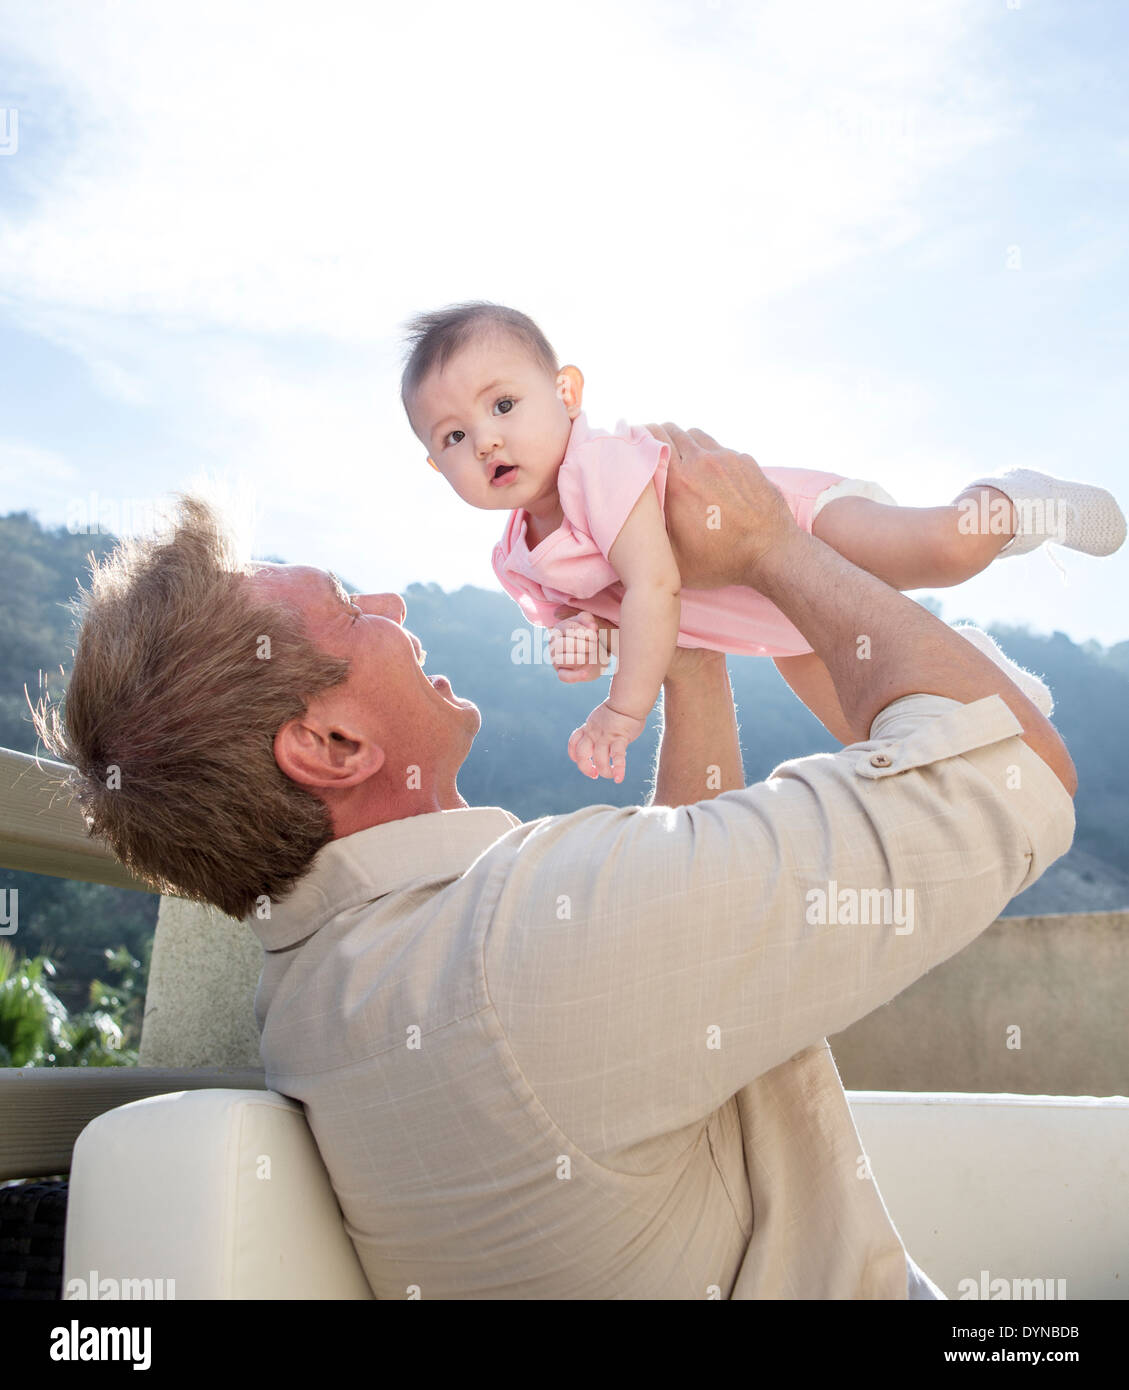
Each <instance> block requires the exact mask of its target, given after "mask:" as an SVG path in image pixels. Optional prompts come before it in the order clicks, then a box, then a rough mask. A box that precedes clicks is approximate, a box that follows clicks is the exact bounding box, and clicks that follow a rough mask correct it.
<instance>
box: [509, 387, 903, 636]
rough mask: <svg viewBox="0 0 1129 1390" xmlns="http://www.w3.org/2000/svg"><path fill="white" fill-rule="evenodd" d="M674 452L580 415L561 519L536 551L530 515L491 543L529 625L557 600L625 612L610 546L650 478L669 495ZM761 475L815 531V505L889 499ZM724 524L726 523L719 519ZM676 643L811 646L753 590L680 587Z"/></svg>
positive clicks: (639, 432) (788, 475)
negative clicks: (842, 499)
mask: <svg viewBox="0 0 1129 1390" xmlns="http://www.w3.org/2000/svg"><path fill="white" fill-rule="evenodd" d="M669 454H670V450H669V448H668V447H667V445H665V444H662V443H660V442H659V441H658V440H657V439H655V438H654V436H653V435H651V434H649V433H648V432H647V431H646V430H645V429H643V428H642V427H640V426H629V425H627V424H625V423H624V422H623V421H620V423H619V424H618V425H617V426H616V428H615V431H614V432H612V433H609V432H608V431H606V430H594V429H590V428H589V425H588V422H587V420H586V419H585V417H584V415H583V413H581V414H579V415H578V416H577V417H576V419H575V420H574V421H573V424H572V432H571V434H570V436H569V442H568V449H567V451H566V453H565V457H564V462H563V463H562V464H561V468H560V473H559V474H558V476H557V492H558V494H559V496H560V504H561V510H562V511H563V512H564V520H563V522H562V523H561V525H560V526H559V527H558V529H557V530H556V531H554V532H553V533H552V535H550V536H546V537H545V539H544V540H543V541H542V542H541V543H540V544H539V545H536V546H534V548H533V549H532V550H530V549H529V548H528V546H527V545H526V542H525V533H526V524H527V519H526V513H525V511H524V510H523V509H521V508H519V509H518V510H516V511H513V512H511V513H510V515H509V518H508V520H507V523H506V529H505V532H504V534H503V536H502V540H501V542H500V543H499V544H498V545H496V546H495V547H494V557H493V559H494V572H495V574H496V575H497V576H498V581H499V583H500V584H501V585H502V587H503V588H504V589H505V590H506V592H507V593H508V594H510V595H511V596H512V597H513V598H515V599H516V600H517V602H518V604H519V605H520V607H521V610H522V612H523V613H524V614H525V616H526V617H527V618H528V619H529V621H530V622H532V623H537V624H540V625H543V626H545V627H552V626H553V625H554V623H555V622H557V618H556V617H555V611H556V609H557V607H558V606H559V605H561V604H568V605H570V606H571V607H573V608H583V609H587V611H588V612H590V613H594V614H596V616H597V617H601V618H611V619H613V620H614V621H615V622H616V623H618V622H619V616H620V612H619V610H620V599H621V598H622V597H623V591H624V590H623V584H622V583H621V582H620V580H619V577H618V576H617V574H616V572H615V570H614V569H613V568H612V566H611V565H610V564H609V563H608V558H607V557H608V551H609V550H610V549H611V548H612V545H613V544H614V542H615V539H616V537H617V536H618V535H619V533H620V531H621V530H622V528H623V524H624V522H625V521H626V520H627V518H628V516H629V515H630V514H631V510H632V508H633V507H634V506H635V503H636V502H637V501H638V500H639V496H640V494H641V493H642V491H643V489H644V487H646V486H647V485H648V484H653V486H654V488H655V491H656V492H657V493H658V498H659V505H660V506H663V504H664V501H665V497H666V473H667V462H668V458H669ZM762 472H763V473H764V475H765V477H766V478H768V480H769V481H770V482H771V483H773V484H774V485H775V486H776V487H777V488H779V489H780V491H781V492H782V493H783V494H784V497H785V499H786V501H787V503H788V506H789V507H790V508H791V511H792V515H793V516H794V517H795V518H796V522H797V524H798V525H799V526H801V527H802V528H803V529H804V530H805V531H808V532H810V531H811V527H812V520H813V513H814V511H816V510H818V506H817V502H820V500H821V498H822V501H826V500H828V496H825V494H828V492H829V489H834V495H836V496H845V495H856V496H867V497H871V498H872V499H874V500H877V501H884V502H891V501H892V499H891V498H890V497H889V495H888V494H886V493H884V492H883V491H882V490H881V489H880V488H878V487H877V486H876V485H875V484H871V483H866V482H863V481H860V480H855V479H845V478H843V477H842V476H841V475H840V474H838V473H820V472H816V471H814V470H812V469H806V468H765V469H762ZM722 524H723V525H724V519H723V520H722ZM678 645H679V646H680V647H706V648H708V649H710V650H712V651H722V652H734V653H738V654H741V655H748V656H774V657H775V656H800V655H802V654H803V653H804V652H810V651H811V647H810V646H809V644H808V643H807V642H806V641H805V640H804V638H803V637H802V635H801V634H800V632H799V630H798V629H797V628H796V627H794V626H793V624H792V623H790V622H789V621H788V619H787V618H786V617H785V616H784V614H783V613H781V612H780V610H779V609H778V608H777V607H776V606H775V605H774V604H772V603H770V602H769V601H768V599H766V598H765V597H764V596H763V595H762V594H758V593H757V592H756V591H755V590H754V589H749V588H745V587H743V586H740V585H733V586H731V587H729V588H725V589H683V590H682V614H681V619H680V623H679V628H678Z"/></svg>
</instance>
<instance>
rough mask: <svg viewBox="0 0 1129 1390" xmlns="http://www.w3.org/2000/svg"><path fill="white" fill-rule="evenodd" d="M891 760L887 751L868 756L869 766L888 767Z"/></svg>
mask: <svg viewBox="0 0 1129 1390" xmlns="http://www.w3.org/2000/svg"><path fill="white" fill-rule="evenodd" d="M892 762H893V758H891V757H890V755H889V753H872V754H871V757H870V765H871V767H889V766H890V764H891V763H892Z"/></svg>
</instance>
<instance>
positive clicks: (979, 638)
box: [953, 623, 1055, 719]
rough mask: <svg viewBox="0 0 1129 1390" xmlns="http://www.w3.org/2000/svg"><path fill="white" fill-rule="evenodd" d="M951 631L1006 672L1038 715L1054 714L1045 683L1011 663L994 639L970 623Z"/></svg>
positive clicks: (1051, 698) (1051, 700)
mask: <svg viewBox="0 0 1129 1390" xmlns="http://www.w3.org/2000/svg"><path fill="white" fill-rule="evenodd" d="M953 631H954V632H959V633H960V635H961V636H962V637H964V638H966V639H967V640H968V641H969V642H971V643H972V645H973V646H974V647H976V648H977V650H978V651H982V652H983V653H984V655H985V656H987V657H990V658H991V659H992V660H993V661H994V662H995V663H996V665H997V666H998V667H999V668H1000V670H1002V671H1004V672H1006V674H1007V675H1008V677H1009V678H1010V679H1011V680H1012V681H1014V682H1015V684H1016V685H1017V686H1019V688H1020V690H1022V691H1023V693H1024V695H1026V696H1027V698H1028V699H1029V700H1030V701H1031V703H1032V704H1033V705H1034V706H1035V708H1036V709H1037V710H1038V711H1039V713H1040V714H1045V715H1046V717H1047V718H1048V719H1049V718H1050V717H1051V715H1052V714H1053V713H1054V707H1055V702H1054V697H1053V696H1052V695H1051V692H1050V690H1049V689H1048V687H1047V685H1046V684H1045V682H1043V681H1041V680H1040V679H1039V677H1038V676H1036V675H1033V674H1032V673H1031V672H1030V671H1025V670H1024V669H1023V667H1022V666H1020V665H1018V664H1017V663H1016V662H1014V661H1012V659H1011V657H1010V656H1008V655H1006V653H1005V652H1004V651H1003V649H1002V648H1001V647H1000V645H999V643H998V642H997V641H996V639H995V638H994V637H992V636H991V635H990V634H989V633H987V632H984V631H983V630H982V629H981V628H978V627H973V626H972V625H971V624H970V623H969V624H961V625H959V626H958V625H956V624H954V626H953Z"/></svg>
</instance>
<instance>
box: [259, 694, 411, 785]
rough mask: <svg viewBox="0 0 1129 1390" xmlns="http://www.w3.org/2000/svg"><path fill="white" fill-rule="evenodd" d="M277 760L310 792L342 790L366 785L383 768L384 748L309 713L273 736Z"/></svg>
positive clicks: (288, 773) (291, 721)
mask: <svg viewBox="0 0 1129 1390" xmlns="http://www.w3.org/2000/svg"><path fill="white" fill-rule="evenodd" d="M274 760H275V762H276V763H277V764H278V766H279V768H280V769H281V771H282V772H284V773H285V774H286V776H287V777H289V778H290V780H291V781H292V782H297V783H298V785H299V786H300V787H305V788H306V789H307V790H308V791H319V790H320V791H340V790H342V789H344V788H345V787H355V786H357V785H358V784H359V783H361V782H367V781H368V779H369V778H370V777H371V776H373V774H374V773H376V772H379V771H380V769H381V768H382V767H383V766H384V749H383V748H381V747H380V746H379V745H378V744H375V743H373V742H372V740H371V739H368V738H366V737H364V735H363V734H360V733H358V732H357V731H356V730H354V729H350V728H347V727H346V726H345V725H340V724H338V725H333V724H327V723H323V722H321V721H320V720H318V719H317V718H316V717H315V716H311V714H310V712H309V711H308V710H307V712H306V713H305V714H303V715H299V716H298V717H297V718H295V719H288V720H287V721H286V723H285V724H283V726H282V728H281V729H279V731H278V733H277V734H275V736H274Z"/></svg>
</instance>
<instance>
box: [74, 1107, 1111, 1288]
mask: <svg viewBox="0 0 1129 1390" xmlns="http://www.w3.org/2000/svg"><path fill="white" fill-rule="evenodd" d="M848 1096H849V1099H850V1102H851V1106H852V1109H853V1111H854V1115H855V1119H856V1123H857V1125H858V1129H859V1133H860V1135H861V1136H862V1140H863V1145H864V1148H865V1151H866V1153H867V1155H868V1157H869V1160H870V1168H871V1171H872V1172H873V1174H874V1177H875V1179H876V1180H877V1182H878V1185H879V1188H880V1190H881V1192H882V1195H883V1197H884V1199H885V1202H886V1205H887V1208H888V1210H889V1211H890V1214H891V1216H892V1218H893V1220H894V1224H895V1225H896V1226H897V1228H898V1230H899V1233H900V1234H901V1236H902V1239H903V1241H904V1242H905V1245H906V1248H907V1249H908V1251H909V1252H910V1254H911V1255H912V1256H913V1258H914V1259H915V1260H916V1261H917V1263H918V1264H919V1265H920V1267H921V1268H922V1269H924V1270H925V1271H926V1273H927V1274H929V1276H930V1277H931V1278H932V1279H933V1280H934V1281H935V1282H936V1283H937V1284H939V1285H940V1287H941V1288H942V1289H943V1290H944V1291H945V1293H946V1294H947V1295H948V1296H949V1297H950V1298H959V1297H961V1295H962V1292H963V1293H965V1294H967V1293H968V1291H969V1286H968V1285H964V1286H963V1288H962V1285H961V1280H964V1279H970V1280H972V1281H974V1283H975V1284H976V1286H977V1290H978V1291H979V1289H980V1287H981V1286H982V1285H984V1281H985V1280H986V1279H987V1280H999V1279H1003V1280H1006V1281H1008V1283H1009V1285H1010V1283H1011V1281H1013V1280H1031V1279H1041V1280H1043V1281H1045V1288H1046V1291H1047V1294H1048V1296H1050V1297H1055V1298H1057V1297H1059V1296H1060V1293H1065V1296H1066V1297H1067V1298H1068V1299H1072V1298H1103V1299H1105V1298H1124V1297H1126V1296H1129V1099H1127V1098H1124V1097H1108V1098H1093V1097H1085V1096H1083V1097H1059V1096H1012V1095H964V1094H939V1093H927V1094H923V1093H912V1092H892V1091H888V1092H887V1091H855V1092H848ZM985 1272H986V1273H985ZM138 1279H149V1280H153V1281H154V1284H153V1285H152V1288H153V1290H154V1291H155V1292H156V1291H160V1292H161V1293H162V1294H163V1296H165V1297H169V1296H172V1297H175V1298H177V1299H194V1298H195V1299H201V1298H205V1299H214V1298H219V1299H238V1298H272V1299H274V1298H287V1299H358V1298H360V1299H364V1298H371V1297H372V1294H371V1292H370V1290H369V1287H368V1284H367V1283H366V1281H365V1278H364V1275H363V1273H362V1271H361V1268H360V1265H359V1263H358V1261H357V1258H356V1255H355V1253H354V1251H353V1247H352V1244H351V1243H350V1241H349V1238H348V1236H347V1235H346V1233H345V1230H344V1226H343V1223H342V1218H341V1213H340V1210H339V1208H338V1206H337V1203H336V1200H335V1198H334V1195H333V1191H332V1189H331V1187H330V1184H329V1179H328V1176H327V1174H326V1172H325V1169H324V1167H323V1166H322V1163H321V1160H320V1157H319V1155H318V1152H317V1149H316V1147H315V1145H314V1142H313V1139H312V1136H311V1134H310V1131H309V1129H308V1127H307V1125H306V1122H305V1119H304V1117H303V1114H302V1109H301V1107H300V1106H299V1105H296V1104H295V1103H294V1102H292V1101H290V1100H287V1099H285V1098H284V1097H282V1096H279V1095H277V1094H275V1093H274V1092H271V1091H242V1090H199V1091H178V1092H175V1093H172V1094H168V1095H160V1096H152V1097H150V1098H148V1099H145V1100H139V1101H135V1102H133V1103H131V1104H128V1105H124V1106H121V1107H119V1108H117V1109H115V1110H110V1111H107V1112H106V1113H104V1114H102V1115H99V1116H98V1117H97V1118H96V1119H94V1120H93V1121H91V1122H90V1124H88V1125H87V1126H86V1128H85V1129H84V1130H83V1131H82V1133H81V1135H80V1136H79V1138H78V1141H77V1143H76V1144H75V1148H74V1154H73V1159H72V1164H71V1175H70V1197H69V1203H68V1209H67V1230H66V1253H65V1262H64V1296H65V1297H87V1296H92V1295H93V1294H96V1292H97V1289H94V1288H91V1284H92V1281H93V1283H94V1284H96V1285H99V1286H103V1281H104V1280H110V1281H117V1283H111V1284H109V1285H104V1286H103V1287H106V1288H109V1289H113V1288H115V1287H117V1285H118V1284H120V1282H121V1281H123V1280H138ZM157 1280H161V1281H163V1282H162V1283H161V1284H160V1285H157V1284H156V1282H155V1281H157ZM170 1280H171V1281H173V1284H172V1288H171V1289H170V1286H169V1281H170ZM1059 1280H1064V1281H1065V1285H1060V1284H1059V1282H1058V1281H1059ZM996 1287H997V1288H999V1286H998V1285H997V1286H996ZM1023 1287H1030V1286H1023ZM1019 1296H1024V1295H1022V1294H1020V1295H1019ZM1026 1296H1030V1295H1029V1294H1028V1295H1026Z"/></svg>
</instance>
